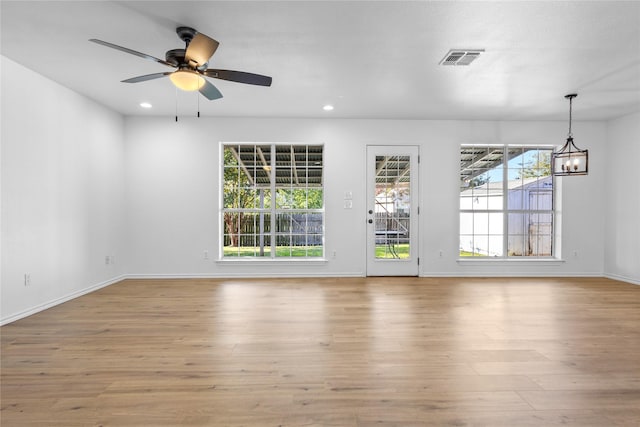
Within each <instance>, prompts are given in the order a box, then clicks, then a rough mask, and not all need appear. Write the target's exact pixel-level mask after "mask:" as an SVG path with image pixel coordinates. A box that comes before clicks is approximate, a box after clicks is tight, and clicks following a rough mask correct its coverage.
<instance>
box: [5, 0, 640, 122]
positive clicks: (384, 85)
mask: <svg viewBox="0 0 640 427" xmlns="http://www.w3.org/2000/svg"><path fill="white" fill-rule="evenodd" d="M0 5H1V6H0V7H1V19H2V34H1V36H2V38H1V46H2V54H3V55H4V56H6V57H8V58H10V59H12V60H14V61H16V62H18V63H20V64H22V65H24V66H26V67H28V68H30V69H32V70H35V71H36V72H38V73H40V74H42V75H44V76H46V77H48V78H50V79H52V80H54V81H57V82H59V83H61V84H62V85H64V86H67V87H69V88H71V89H73V90H75V91H77V92H79V93H81V94H84V95H86V96H88V97H90V98H93V99H95V100H97V101H98V102H100V103H102V104H104V105H106V106H108V107H110V108H112V109H113V110H116V111H118V112H120V113H122V114H125V115H168V116H173V115H174V114H175V111H176V90H175V89H174V87H173V86H172V85H171V82H170V81H169V80H168V79H160V80H153V81H147V82H142V83H136V84H127V83H121V82H120V80H123V79H126V78H129V77H134V76H138V75H143V74H150V73H155V72H163V71H170V70H171V69H169V68H167V67H165V66H163V65H161V64H158V63H154V62H151V61H145V60H144V59H141V58H139V57H136V56H132V55H128V54H126V53H123V52H120V51H117V50H113V49H109V48H106V47H104V46H100V45H97V44H94V43H90V42H88V39H90V38H97V39H102V40H105V41H108V42H111V43H114V44H117V45H121V46H125V47H128V48H130V49H133V50H137V51H140V52H143V53H147V54H149V55H152V56H155V57H159V58H162V59H164V54H165V52H166V51H167V50H169V49H175V48H182V47H184V45H183V42H182V41H181V40H180V39H178V37H177V35H176V34H175V28H176V27H177V26H181V25H185V26H191V27H193V28H196V29H197V30H198V31H200V32H202V33H204V34H206V35H208V36H210V37H212V38H214V39H216V40H218V41H219V42H220V47H219V48H218V51H217V52H216V53H215V55H214V56H213V58H212V59H211V61H210V63H209V66H210V67H213V68H222V69H232V70H240V71H248V72H253V73H258V74H266V75H269V76H272V77H273V85H272V86H271V87H270V88H265V87H259V86H251V85H244V84H239V83H233V82H227V81H222V80H215V79H210V80H211V81H212V83H214V84H215V85H216V87H217V88H218V89H219V90H220V91H221V92H222V93H223V95H224V98H223V99H220V100H215V101H208V100H206V99H205V98H203V97H199V98H200V101H199V102H200V110H201V114H203V115H206V116H225V117H333V118H336V117H337V118H390V119H474V120H540V119H543V120H546V119H552V120H566V119H567V117H568V102H567V101H566V100H565V99H564V95H565V94H567V93H571V92H577V93H578V94H579V96H578V98H577V99H576V100H575V101H574V118H575V119H576V120H603V119H610V118H614V117H618V116H621V115H624V114H627V113H631V112H634V111H640V2H638V1H628V2H617V1H604V2H594V1H568V2H564V1H533V2H520V1H505V2H495V1H491V2H480V1H471V2H463V1H440V2H436V1H388V2H384V1H319V2H311V1H280V2H276V1H257V2H250V1H225V2H223V1H194V2H187V1H158V2H155V1H109V2H97V1H65V2H59V1H43V2H34V1H6V0H4V1H2V2H1V3H0ZM452 48H459V49H462V48H479V49H485V53H484V54H483V55H482V56H481V57H480V58H479V59H477V60H476V61H475V62H474V63H473V64H471V66H469V67H444V66H441V65H438V63H439V62H440V60H441V59H442V58H443V57H444V55H445V54H446V53H447V52H448V51H449V50H450V49H452ZM43 96H44V95H43ZM35 101H36V100H34V102H35ZM142 101H148V102H150V103H152V104H153V108H152V109H151V110H143V109H142V108H140V107H139V103H140V102H142ZM177 101H178V102H177V108H178V111H179V114H180V115H187V114H194V115H195V113H196V111H197V103H198V96H196V94H195V93H185V92H181V93H179V95H178V97H177ZM325 104H333V105H334V106H335V109H334V110H333V111H331V112H325V111H323V110H322V106H323V105H325Z"/></svg>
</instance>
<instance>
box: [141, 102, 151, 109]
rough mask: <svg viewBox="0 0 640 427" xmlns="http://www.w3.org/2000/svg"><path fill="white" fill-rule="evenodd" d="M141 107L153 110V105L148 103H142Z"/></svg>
mask: <svg viewBox="0 0 640 427" xmlns="http://www.w3.org/2000/svg"><path fill="white" fill-rule="evenodd" d="M140 106H141V107H142V108H151V107H152V105H151V104H149V103H148V102H141V103H140Z"/></svg>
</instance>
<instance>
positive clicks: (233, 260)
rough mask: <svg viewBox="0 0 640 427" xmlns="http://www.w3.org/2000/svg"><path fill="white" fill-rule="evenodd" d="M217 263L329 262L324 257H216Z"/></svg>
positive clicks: (279, 263)
mask: <svg viewBox="0 0 640 427" xmlns="http://www.w3.org/2000/svg"><path fill="white" fill-rule="evenodd" d="M215 262H216V263H217V264H219V265H234V264H235V265H239V264H255V265H265V264H271V265H318V264H326V263H327V262H329V260H328V259H326V258H302V259H295V258H278V259H273V258H266V259H264V258H249V257H247V258H231V259H229V258H225V259H218V260H216V261H215Z"/></svg>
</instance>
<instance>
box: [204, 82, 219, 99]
mask: <svg viewBox="0 0 640 427" xmlns="http://www.w3.org/2000/svg"><path fill="white" fill-rule="evenodd" d="M200 93H201V94H203V95H204V96H205V98H207V99H209V100H210V101H212V100H214V99H220V98H222V94H221V93H220V91H219V90H218V88H217V87H215V86H214V85H212V84H211V82H209V81H207V80H206V79H205V81H204V86H202V87H201V88H200Z"/></svg>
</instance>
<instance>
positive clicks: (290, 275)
mask: <svg viewBox="0 0 640 427" xmlns="http://www.w3.org/2000/svg"><path fill="white" fill-rule="evenodd" d="M279 277H282V278H304V277H315V278H317V277H365V274H364V273H363V272H342V273H335V274H332V273H329V274H327V273H312V274H309V273H282V272H278V273H247V272H243V273H231V274H229V273H225V274H193V273H185V274H154V273H150V274H140V273H138V274H128V275H127V276H126V278H127V279H242V278H248V279H277V278H279Z"/></svg>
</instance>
